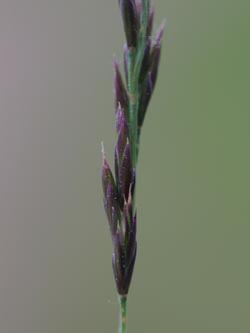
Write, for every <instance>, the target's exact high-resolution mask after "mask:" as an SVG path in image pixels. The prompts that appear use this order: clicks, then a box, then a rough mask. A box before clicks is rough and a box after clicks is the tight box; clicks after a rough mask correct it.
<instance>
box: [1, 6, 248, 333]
mask: <svg viewBox="0 0 250 333" xmlns="http://www.w3.org/2000/svg"><path fill="white" fill-rule="evenodd" d="M154 2H155V7H156V23H157V25H158V24H160V22H161V19H162V18H164V17H166V18H167V24H166V33H165V37H164V42H163V53H162V61H161V67H160V72H159V79H158V85H157V89H156V91H155V94H154V97H153V100H152V102H151V104H150V108H149V111H148V114H147V119H146V122H145V126H144V128H143V134H142V138H141V151H140V161H139V173H138V192H137V202H138V220H139V222H138V223H139V228H138V244H139V251H138V257H137V263H136V267H135V272H134V279H133V282H132V286H131V289H130V297H129V310H128V311H129V319H128V320H129V323H128V324H129V327H128V328H129V331H128V332H129V333H133V332H134V333H139V332H144V333H146V332H152V331H154V332H155V331H157V332H171V333H180V332H185V333H188V332H190V333H201V332H202V333H211V332H213V333H224V332H225V333H235V332H240V333H248V332H249V331H250V321H249V311H250V286H249V281H250V267H249V251H250V242H249V238H250V175H249V170H250V157H249V143H250V130H249V127H250V114H249V111H250V98H249V96H250V65H249V59H250V43H249V35H250V2H249V0H238V1H233V0H209V1H205V0H199V1H198V0H189V1H187V0H185V1H184V0H180V1H176V0H155V1H154ZM123 42H124V35H123V31H122V25H121V21H120V17H119V10H118V5H117V1H115V0H105V1H99V0H92V1H86V0H71V1H66V0H50V1H48V0H45V1H44V0H43V1H42V0H22V1H17V0H1V2H0V45H1V52H0V73H1V75H0V160H1V163H0V185H1V186H0V332H1V333H17V332H18V333H44V332H46V333H55V332H60V333H69V332H72V333H82V332H95V333H96V332H102V333H106V332H107V333H108V332H109V333H111V332H117V317H118V306H117V296H116V291H115V285H114V279H113V275H112V268H111V251H112V245H111V240H110V235H109V231H108V227H107V221H106V217H105V214H104V210H103V205H102V191H101V181H100V169H101V141H102V140H103V141H104V143H105V148H106V152H107V157H108V159H109V161H110V162H111V161H112V158H113V147H114V143H115V130H114V109H113V92H112V90H113V87H112V75H113V69H112V60H113V55H114V54H117V55H118V57H119V59H120V60H121V63H122V58H121V53H122V52H121V50H122V46H123Z"/></svg>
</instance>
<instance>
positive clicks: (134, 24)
mask: <svg viewBox="0 0 250 333" xmlns="http://www.w3.org/2000/svg"><path fill="white" fill-rule="evenodd" d="M119 3H120V10H121V16H122V20H123V27H124V31H125V35H126V40H127V45H128V47H129V48H130V47H133V48H135V47H136V42H137V30H138V18H137V11H136V5H135V2H134V0H120V1H119Z"/></svg>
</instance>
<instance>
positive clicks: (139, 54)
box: [128, 0, 148, 169]
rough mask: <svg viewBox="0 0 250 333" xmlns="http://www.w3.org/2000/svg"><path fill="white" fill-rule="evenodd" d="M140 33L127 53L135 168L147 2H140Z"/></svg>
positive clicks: (131, 140) (131, 133)
mask: <svg viewBox="0 0 250 333" xmlns="http://www.w3.org/2000/svg"><path fill="white" fill-rule="evenodd" d="M140 21H141V22H140V31H139V34H138V45H137V48H136V49H134V48H131V49H130V50H129V51H128V92H129V125H130V126H129V139H130V145H131V156H132V164H133V167H134V169H136V166H137V160H138V152H139V140H138V106H139V92H138V80H139V75H140V70H141V64H142V59H143V54H144V50H145V45H146V35H147V22H148V0H142V12H141V19H140Z"/></svg>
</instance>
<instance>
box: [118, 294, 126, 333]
mask: <svg viewBox="0 0 250 333" xmlns="http://www.w3.org/2000/svg"><path fill="white" fill-rule="evenodd" d="M119 301H120V324H119V333H126V331H127V296H119Z"/></svg>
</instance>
